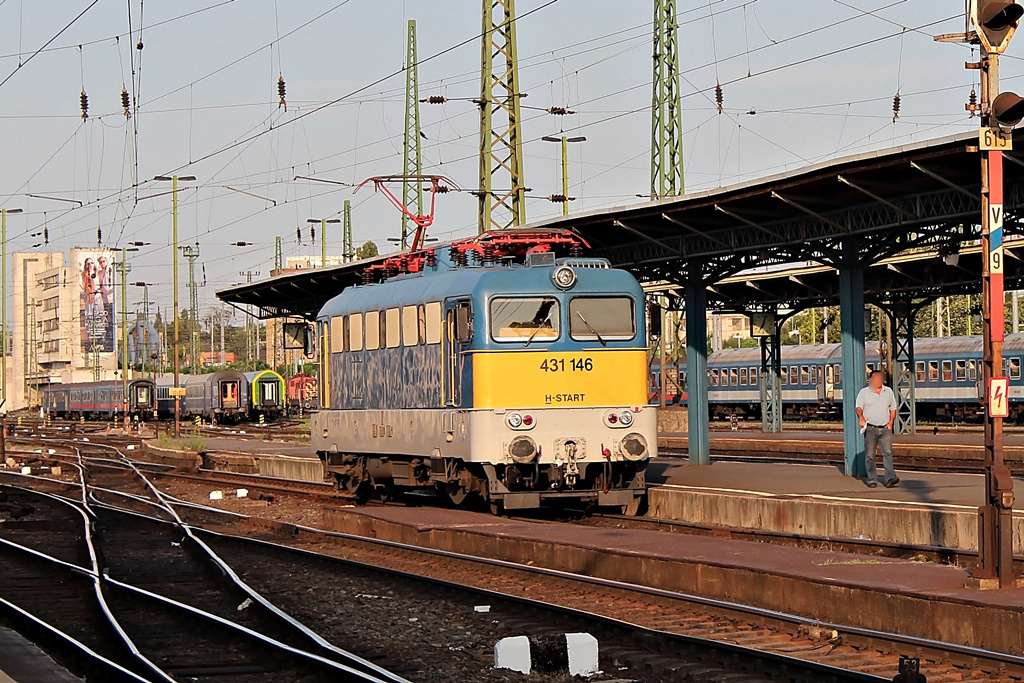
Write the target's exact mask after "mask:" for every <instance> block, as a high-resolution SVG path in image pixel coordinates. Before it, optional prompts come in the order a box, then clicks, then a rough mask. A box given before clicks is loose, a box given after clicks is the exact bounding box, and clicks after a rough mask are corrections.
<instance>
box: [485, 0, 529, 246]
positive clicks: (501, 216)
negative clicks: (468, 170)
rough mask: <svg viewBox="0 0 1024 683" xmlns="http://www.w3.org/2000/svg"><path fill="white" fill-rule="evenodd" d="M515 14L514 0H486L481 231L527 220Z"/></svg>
mask: <svg viewBox="0 0 1024 683" xmlns="http://www.w3.org/2000/svg"><path fill="white" fill-rule="evenodd" d="M515 15H516V13H515V0H483V31H482V34H483V40H482V42H481V65H480V99H479V100H478V101H477V104H478V105H479V106H480V185H479V187H478V188H477V196H478V197H479V199H480V215H479V232H486V231H488V230H501V229H504V228H510V227H513V226H516V225H522V224H523V223H525V222H526V188H525V187H524V185H523V141H522V136H521V135H520V128H519V122H520V121H521V120H522V119H521V116H520V114H519V100H520V98H522V97H523V94H522V93H520V92H519V63H518V58H517V55H516V28H515ZM495 181H498V182H497V183H496V182H495Z"/></svg>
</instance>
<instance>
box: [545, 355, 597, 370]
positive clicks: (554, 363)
mask: <svg viewBox="0 0 1024 683" xmlns="http://www.w3.org/2000/svg"><path fill="white" fill-rule="evenodd" d="M540 369H541V370H545V371H547V372H590V371H591V370H593V369H594V360H593V359H592V358H569V359H565V358H548V359H545V360H543V361H541V363H540Z"/></svg>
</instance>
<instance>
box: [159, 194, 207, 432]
mask: <svg viewBox="0 0 1024 683" xmlns="http://www.w3.org/2000/svg"><path fill="white" fill-rule="evenodd" d="M195 179H196V177H195V176H193V175H183V176H176V175H175V176H170V177H168V176H165V175H158V176H156V177H155V178H153V180H161V181H168V180H169V181H171V242H172V243H173V244H171V261H172V262H173V265H174V269H173V270H174V390H175V393H177V390H178V380H179V378H180V376H181V358H180V356H181V346H180V343H181V342H180V337H179V336H178V335H179V324H178V181H179V180H185V181H189V180H195ZM180 437H181V396H175V397H174V438H175V439H177V438H180Z"/></svg>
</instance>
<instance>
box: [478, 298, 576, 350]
mask: <svg viewBox="0 0 1024 683" xmlns="http://www.w3.org/2000/svg"><path fill="white" fill-rule="evenodd" d="M585 315H586V313H584V316H585ZM561 319H562V316H561V311H560V309H559V307H558V299H554V298H551V297H514V298H513V297H495V298H494V299H491V310H490V328H491V338H492V339H494V341H497V342H520V343H522V344H524V345H529V344H530V343H531V342H540V341H555V340H556V339H558V337H559V334H560V328H561Z"/></svg>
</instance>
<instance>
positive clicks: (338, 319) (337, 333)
mask: <svg viewBox="0 0 1024 683" xmlns="http://www.w3.org/2000/svg"><path fill="white" fill-rule="evenodd" d="M344 350H345V316H343V315H336V316H334V317H333V318H331V353H341V352H342V351H344Z"/></svg>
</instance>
